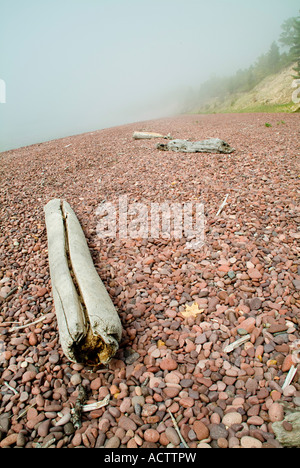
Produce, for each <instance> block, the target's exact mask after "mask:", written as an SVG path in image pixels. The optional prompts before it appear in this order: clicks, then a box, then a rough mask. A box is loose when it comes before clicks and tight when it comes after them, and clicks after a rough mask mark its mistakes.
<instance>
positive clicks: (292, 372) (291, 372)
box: [282, 365, 297, 390]
mask: <svg viewBox="0 0 300 468" xmlns="http://www.w3.org/2000/svg"><path fill="white" fill-rule="evenodd" d="M296 372H297V367H296V366H294V365H292V366H291V368H290V370H289V372H288V374H287V376H286V379H285V381H284V384H283V385H282V390H284V389H285V388H286V387H288V386H289V385H290V383H291V382H292V380H293V378H294V377H295V375H296Z"/></svg>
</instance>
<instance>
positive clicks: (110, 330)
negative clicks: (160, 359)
mask: <svg viewBox="0 0 300 468" xmlns="http://www.w3.org/2000/svg"><path fill="white" fill-rule="evenodd" d="M44 211H45V218H46V226H47V235H48V255H49V265H50V275H51V282H52V291H53V298H54V304H55V310H56V315H57V321H58V328H59V334H60V342H61V346H62V348H63V351H64V353H65V355H66V356H67V357H68V358H69V359H70V360H71V361H74V362H80V363H86V364H89V365H98V364H101V363H103V364H105V363H107V362H108V361H109V360H110V359H111V358H112V357H113V356H114V354H115V353H116V351H117V349H118V347H119V341H120V339H121V334H122V326H121V322H120V318H119V316H118V313H117V311H116V309H115V307H114V305H113V303H112V301H111V299H110V297H109V295H108V292H107V290H106V288H105V286H104V284H103V283H102V281H101V279H100V278H99V275H98V273H97V271H96V269H95V267H94V264H93V261H92V258H91V255H90V252H89V249H88V246H87V243H86V239H85V236H84V233H83V231H82V229H81V226H80V223H79V221H78V219H77V217H76V215H75V213H74V211H73V210H72V209H71V207H70V205H69V204H68V203H67V202H65V201H61V200H58V199H55V200H52V201H50V202H49V203H48V204H47V205H46V206H45V207H44Z"/></svg>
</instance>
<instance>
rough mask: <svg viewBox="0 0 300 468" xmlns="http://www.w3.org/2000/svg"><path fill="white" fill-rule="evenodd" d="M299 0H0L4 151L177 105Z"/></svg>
mask: <svg viewBox="0 0 300 468" xmlns="http://www.w3.org/2000/svg"><path fill="white" fill-rule="evenodd" d="M298 11H299V0H263V1H262V0H251V1H248V2H246V1H245V0H148V1H146V0H26V1H25V0H0V16H1V19H2V21H1V29H0V79H3V80H4V81H5V83H6V104H0V151H3V150H6V149H9V148H16V147H19V146H23V145H27V144H32V143H36V142H40V141H45V140H49V139H53V138H60V137H63V136H68V135H72V134H76V133H82V132H86V131H93V130H96V129H99V128H103V127H107V126H113V125H119V124H122V123H127V122H132V121H137V120H143V119H148V118H156V117H160V116H164V115H168V114H170V113H172V112H174V111H176V110H177V107H176V106H177V101H178V96H179V94H180V92H179V91H181V90H182V89H187V88H188V87H189V86H193V87H194V86H197V84H200V83H201V82H202V81H204V80H206V79H207V78H209V77H210V76H211V75H212V74H213V73H216V74H218V75H224V74H229V73H234V72H235V71H236V70H237V69H238V68H243V67H247V66H249V65H250V64H251V63H252V62H253V61H254V60H255V59H256V58H257V57H258V56H259V55H260V54H261V53H265V52H266V51H267V50H268V49H269V47H270V44H271V42H272V41H273V40H277V39H278V37H279V35H280V31H281V28H280V26H281V24H282V23H283V21H284V20H285V19H287V18H289V17H291V16H297V14H298Z"/></svg>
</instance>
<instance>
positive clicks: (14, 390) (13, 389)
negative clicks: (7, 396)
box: [4, 382, 18, 395]
mask: <svg viewBox="0 0 300 468" xmlns="http://www.w3.org/2000/svg"><path fill="white" fill-rule="evenodd" d="M4 385H5V386H6V387H7V388H9V390H11V391H12V392H13V393H14V394H15V395H18V392H17V390H16V389H15V388H14V387H12V386H11V385H9V384H8V383H7V382H4Z"/></svg>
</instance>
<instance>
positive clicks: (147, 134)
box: [132, 132, 172, 140]
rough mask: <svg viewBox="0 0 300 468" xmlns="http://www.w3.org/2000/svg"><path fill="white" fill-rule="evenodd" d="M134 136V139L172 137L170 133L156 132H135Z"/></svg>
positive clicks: (166, 138)
mask: <svg viewBox="0 0 300 468" xmlns="http://www.w3.org/2000/svg"><path fill="white" fill-rule="evenodd" d="M132 138H133V139H134V140H151V139H152V138H164V139H165V140H168V139H172V138H171V136H170V135H161V134H160V133H155V132H134V133H133V135H132Z"/></svg>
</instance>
